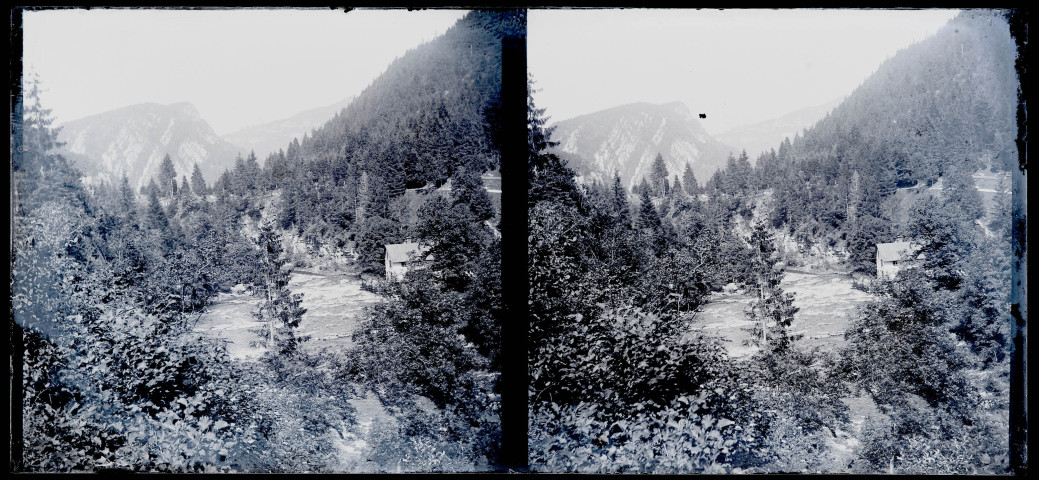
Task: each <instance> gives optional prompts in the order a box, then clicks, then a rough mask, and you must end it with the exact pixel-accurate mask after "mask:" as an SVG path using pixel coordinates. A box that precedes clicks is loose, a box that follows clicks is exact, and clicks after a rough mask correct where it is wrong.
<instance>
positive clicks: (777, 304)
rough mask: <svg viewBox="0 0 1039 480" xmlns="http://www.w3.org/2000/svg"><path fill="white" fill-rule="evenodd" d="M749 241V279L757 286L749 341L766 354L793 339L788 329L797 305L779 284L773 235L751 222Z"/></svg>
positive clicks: (780, 272) (779, 269)
mask: <svg viewBox="0 0 1039 480" xmlns="http://www.w3.org/2000/svg"><path fill="white" fill-rule="evenodd" d="M749 241H750V245H751V248H752V256H751V269H752V271H753V276H752V278H751V281H752V282H751V283H752V286H753V287H754V288H755V289H756V290H757V292H756V293H757V301H756V302H755V303H754V305H752V306H751V309H750V311H749V312H748V315H749V316H750V318H751V320H752V321H753V322H754V325H753V327H752V333H753V334H754V337H755V338H753V339H752V342H753V343H756V344H757V345H758V347H759V348H761V351H762V352H765V353H766V354H771V353H781V352H784V351H786V350H787V349H788V348H789V347H790V342H791V341H792V340H795V339H796V338H795V337H793V336H791V335H790V334H789V333H788V332H787V329H788V328H790V325H791V323H792V322H793V320H794V314H795V313H797V310H798V308H797V307H795V306H794V295H793V294H790V293H784V292H783V289H782V288H780V286H779V284H780V282H782V281H783V269H782V267H780V266H779V255H778V253H777V251H776V246H775V240H774V238H773V235H772V233H771V232H769V231H768V230H766V228H765V223H764V222H759V223H757V224H755V225H754V230H753V231H752V232H751V236H750V239H749Z"/></svg>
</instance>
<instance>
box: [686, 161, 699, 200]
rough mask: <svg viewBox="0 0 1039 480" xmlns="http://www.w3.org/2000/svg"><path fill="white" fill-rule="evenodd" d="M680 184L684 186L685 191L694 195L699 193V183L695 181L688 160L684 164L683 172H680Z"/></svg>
mask: <svg viewBox="0 0 1039 480" xmlns="http://www.w3.org/2000/svg"><path fill="white" fill-rule="evenodd" d="M682 185H684V186H685V192H686V193H688V194H690V195H692V196H694V197H695V196H697V195H699V194H700V184H699V183H697V181H696V175H695V174H693V167H692V166H690V165H689V163H688V162H686V164H685V173H683V174H682Z"/></svg>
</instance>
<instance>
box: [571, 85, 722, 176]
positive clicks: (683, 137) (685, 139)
mask: <svg viewBox="0 0 1039 480" xmlns="http://www.w3.org/2000/svg"><path fill="white" fill-rule="evenodd" d="M551 128H553V129H554V131H553V134H552V139H553V140H554V141H557V142H559V144H558V145H557V146H556V147H554V148H553V152H554V153H556V154H557V155H559V156H560V157H562V158H565V159H566V160H567V161H568V163H569V165H570V167H571V168H573V169H574V170H575V171H576V172H577V174H578V175H579V180H580V181H581V182H584V183H588V182H593V181H598V182H606V181H609V180H610V178H611V177H612V176H613V172H614V171H615V170H616V171H617V172H618V173H619V174H620V177H621V182H622V183H623V184H624V185H625V186H626V187H627V188H629V189H630V188H632V187H634V186H635V185H637V184H638V183H639V182H641V180H642V179H643V178H645V177H647V176H648V175H649V171H650V165H651V163H652V161H653V159H654V158H656V156H657V155H658V154H660V155H662V156H663V158H664V163H665V165H667V168H668V174H669V177H673V176H675V175H679V176H681V175H682V173H683V172H684V171H685V166H686V163H687V162H688V164H689V165H690V166H691V167H692V169H693V173H694V174H695V175H696V176H697V178H698V180H699V181H700V182H701V183H702V182H704V181H705V180H706V179H707V178H709V177H710V175H711V174H713V173H714V171H716V170H717V169H718V168H721V167H722V166H724V165H725V161H726V158H727V156H728V154H729V153H730V152H732V149H731V148H730V147H728V146H727V145H725V144H723V143H721V142H720V141H718V140H717V139H715V138H714V137H712V136H711V135H710V134H708V133H707V131H706V130H705V129H704V128H703V126H702V125H701V124H700V122H699V120H697V119H696V117H695V115H693V113H692V112H691V111H690V110H689V108H688V107H687V106H686V105H685V104H684V103H682V102H677V101H675V102H665V103H660V104H653V103H649V102H635V103H628V104H624V105H618V106H616V107H611V108H608V109H605V110H600V111H598V112H592V113H588V114H584V115H580V116H577V117H573V118H570V119H567V120H563V121H560V122H556V123H554V124H553V125H552V126H551Z"/></svg>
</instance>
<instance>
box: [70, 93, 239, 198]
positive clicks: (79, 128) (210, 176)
mask: <svg viewBox="0 0 1039 480" xmlns="http://www.w3.org/2000/svg"><path fill="white" fill-rule="evenodd" d="M60 127H61V130H60V132H59V134H58V139H59V141H62V142H65V145H64V146H63V147H62V148H61V150H60V151H61V153H62V154H63V155H65V156H66V157H67V158H68V159H69V160H70V161H71V162H72V163H73V165H74V166H76V168H78V169H79V170H80V171H82V172H83V174H84V177H85V178H84V181H85V182H87V183H97V182H102V181H104V182H108V183H110V184H115V183H116V182H118V181H120V177H121V176H122V175H123V173H125V174H126V176H127V178H128V179H129V181H130V185H131V186H132V187H134V188H135V189H136V188H140V187H141V186H143V185H145V184H147V183H148V181H149V180H150V179H151V178H152V177H154V176H155V175H156V174H157V173H158V171H159V164H160V162H161V161H162V159H163V158H164V157H165V156H166V155H169V156H170V158H171V159H172V160H173V164H174V166H175V167H176V169H177V175H178V177H179V176H182V175H183V176H190V175H191V170H192V168H193V167H194V164H195V163H196V162H198V164H199V167H200V169H201V170H202V174H203V176H205V178H206V180H207V181H208V182H210V183H212V182H214V181H216V179H217V178H218V176H219V175H220V173H221V172H222V171H223V170H224V168H228V167H230V166H232V165H233V164H234V158H235V155H236V154H237V153H238V152H239V151H240V150H241V149H239V148H238V147H236V146H234V145H232V144H230V143H228V142H227V141H226V140H224V139H223V138H222V137H220V136H219V135H217V134H216V132H215V131H214V130H213V128H212V127H211V126H210V125H209V123H208V122H206V120H205V119H204V118H202V116H201V115H200V114H199V112H198V109H197V108H195V106H194V105H193V104H191V103H190V102H177V103H173V104H169V105H162V104H159V103H154V102H146V103H138V104H134V105H129V106H126V107H121V108H117V109H114V110H109V111H107V112H102V113H98V114H95V115H90V116H87V117H83V118H80V119H77V120H72V121H69V122H66V123H64V124H62V125H60Z"/></svg>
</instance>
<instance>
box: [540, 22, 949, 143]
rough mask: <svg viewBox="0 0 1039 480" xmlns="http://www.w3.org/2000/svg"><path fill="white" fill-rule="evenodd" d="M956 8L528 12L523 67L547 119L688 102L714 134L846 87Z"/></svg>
mask: <svg viewBox="0 0 1039 480" xmlns="http://www.w3.org/2000/svg"><path fill="white" fill-rule="evenodd" d="M956 13H958V11H955V10H675V9H664V10H649V9H625V10H617V9H611V10H532V11H531V12H530V13H529V15H528V21H527V65H528V68H529V69H530V72H531V73H532V74H533V76H534V81H535V82H536V84H535V88H536V89H541V91H540V92H536V93H535V96H534V99H535V102H536V103H537V105H538V107H541V108H547V109H548V110H547V112H546V114H547V115H549V116H550V117H551V119H550V123H551V122H554V121H560V120H566V119H569V118H573V117H575V116H578V115H583V114H586V113H592V112H595V111H598V110H602V109H606V108H610V107H613V106H617V105H623V104H627V103H632V102H640V101H644V102H651V103H664V102H671V101H681V102H684V103H685V104H686V105H687V106H688V107H689V109H690V110H691V111H692V113H693V114H699V113H705V114H707V119H703V120H700V123H701V124H702V125H703V126H704V128H705V129H707V131H708V132H709V133H711V134H718V133H721V132H724V131H725V130H728V129H730V128H732V127H735V126H739V125H749V124H753V123H757V122H760V121H764V120H769V119H773V118H777V117H781V116H783V115H785V114H787V113H790V112H793V111H795V110H799V109H801V108H805V107H811V106H816V105H821V104H824V103H826V102H828V101H830V100H834V99H837V98H840V97H843V96H846V95H848V94H850V93H851V92H852V91H853V90H854V89H855V88H856V87H858V86H859V85H860V84H861V83H862V81H863V80H865V79H866V78H867V77H868V76H869V75H870V74H871V73H873V72H874V71H876V69H877V67H878V66H880V64H881V63H882V62H883V61H884V60H885V59H887V58H889V57H891V56H892V55H894V54H895V53H896V52H897V51H898V50H899V49H901V48H904V47H907V46H909V45H911V44H913V43H916V42H918V41H920V40H923V39H925V38H927V37H928V36H930V35H933V34H934V33H935V32H936V31H938V28H940V27H941V26H942V25H944V24H945V23H946V22H948V20H950V19H951V18H952V17H954V16H955V15H956Z"/></svg>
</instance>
